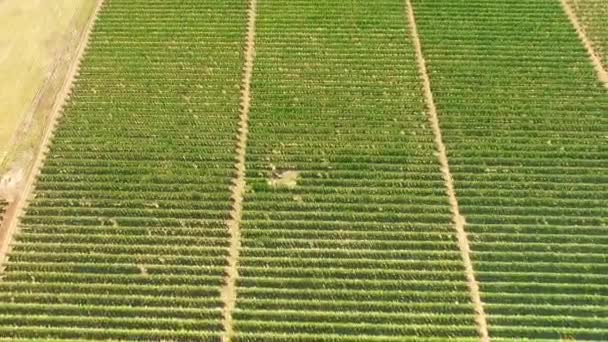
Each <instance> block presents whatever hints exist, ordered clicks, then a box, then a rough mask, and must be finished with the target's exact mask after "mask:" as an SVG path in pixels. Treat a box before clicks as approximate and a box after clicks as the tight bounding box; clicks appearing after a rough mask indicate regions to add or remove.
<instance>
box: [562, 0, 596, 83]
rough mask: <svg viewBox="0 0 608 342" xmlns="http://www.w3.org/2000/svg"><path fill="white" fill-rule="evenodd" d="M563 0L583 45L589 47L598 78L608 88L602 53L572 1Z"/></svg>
mask: <svg viewBox="0 0 608 342" xmlns="http://www.w3.org/2000/svg"><path fill="white" fill-rule="evenodd" d="M561 2H562V8H563V9H564V12H566V15H567V16H568V18H569V19H570V22H571V23H572V26H574V29H575V30H576V33H577V34H578V38H579V39H580V40H581V42H582V43H583V46H584V47H585V49H587V54H588V55H589V58H590V59H591V63H592V64H593V67H594V68H595V71H596V72H597V78H598V79H599V80H600V81H601V82H602V83H603V84H604V87H606V88H608V71H606V70H605V69H604V66H603V64H602V58H601V57H600V54H598V53H597V52H596V51H595V49H594V48H593V44H592V43H591V40H590V39H589V38H588V37H587V34H586V33H585V30H584V29H583V26H582V25H581V23H580V21H579V20H578V17H577V15H576V12H575V11H574V8H573V7H572V5H571V4H570V1H569V0H561Z"/></svg>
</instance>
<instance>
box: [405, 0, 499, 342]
mask: <svg viewBox="0 0 608 342" xmlns="http://www.w3.org/2000/svg"><path fill="white" fill-rule="evenodd" d="M406 4H407V17H408V20H409V22H410V29H411V32H410V33H411V35H412V41H413V42H414V48H415V50H416V61H417V63H418V71H419V72H420V76H421V78H422V83H423V87H424V98H425V102H426V105H427V111H428V114H429V122H430V124H431V129H432V131H433V135H434V136H435V147H436V148H437V152H438V159H439V163H440V165H441V173H442V176H443V180H444V182H445V187H446V193H447V195H448V199H449V202H450V207H451V211H452V220H453V223H454V228H455V229H456V236H457V238H458V247H459V248H460V254H461V256H462V261H463V263H464V267H465V273H466V278H467V284H468V287H469V292H470V296H471V302H472V303H473V306H474V308H475V321H476V323H477V332H478V333H479V336H480V338H481V341H483V342H488V341H490V337H489V335H488V324H487V321H486V315H485V312H484V308H483V304H482V302H481V296H480V294H479V285H478V284H477V280H476V279H475V272H474V271H473V263H472V262H471V256H470V253H471V250H470V247H469V239H468V237H467V233H466V231H465V230H464V226H465V224H466V223H465V220H464V217H463V216H462V215H460V208H459V206H458V200H457V199H456V192H455V191H454V180H453V178H452V174H451V172H450V166H449V164H448V157H447V150H446V147H445V144H444V143H443V136H442V134H441V129H440V127H439V117H438V116H437V108H436V107H435V100H434V99H433V93H432V91H431V80H430V78H429V75H428V72H427V69H426V61H425V60H424V55H423V54H422V45H421V43H420V38H419V36H418V29H417V27H416V17H415V15H414V8H413V7H412V3H411V0H406Z"/></svg>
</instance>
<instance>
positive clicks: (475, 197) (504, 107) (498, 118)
mask: <svg viewBox="0 0 608 342" xmlns="http://www.w3.org/2000/svg"><path fill="white" fill-rule="evenodd" d="M415 9H416V14H417V21H418V25H419V30H420V34H421V37H422V38H421V40H422V45H423V49H424V53H425V56H426V60H427V63H428V67H429V69H430V71H431V84H432V87H433V93H434V95H435V100H436V103H437V107H438V111H439V114H440V121H441V128H442V130H443V133H444V139H445V142H446V144H447V148H448V154H449V160H450V164H451V169H452V173H453V175H454V178H455V185H456V191H457V194H458V198H459V202H460V206H461V211H462V213H463V215H464V216H465V217H466V221H467V223H468V224H467V226H466V228H467V230H468V231H469V232H470V234H469V237H470V240H471V242H472V250H473V260H474V268H475V270H476V272H477V279H478V281H479V282H480V286H481V291H482V300H483V301H484V302H485V303H486V313H487V314H488V323H489V328H490V335H491V336H492V337H494V338H505V339H511V340H515V341H521V340H523V339H526V338H528V339H534V340H536V339H550V340H559V339H560V338H562V339H568V338H573V339H577V340H596V341H605V340H608V318H607V317H608V316H606V314H605V312H604V311H605V309H606V305H607V303H608V302H607V298H608V297H606V295H607V294H608V286H607V284H608V283H607V280H608V279H607V278H606V276H605V275H606V274H607V273H606V272H607V271H608V258H606V255H607V253H608V240H606V238H605V236H606V224H607V223H608V221H607V218H608V210H607V209H606V203H608V144H606V141H607V140H606V138H607V137H608V126H607V125H606V123H607V121H606V113H607V112H608V95H607V94H606V90H605V89H604V88H602V86H601V84H599V82H598V81H597V77H596V75H595V73H594V70H593V67H592V65H591V64H590V62H589V59H588V57H587V55H586V51H585V50H584V48H583V47H582V45H581V42H580V41H579V40H578V38H577V35H576V33H575V31H574V28H573V27H572V25H570V23H569V21H568V18H567V17H566V15H565V14H564V12H563V10H562V8H561V7H560V3H559V1H552V0H525V1H522V0H517V1H515V0H513V1H482V0H477V1H471V0H466V1H465V0H450V1H448V0H445V1H443V0H441V1H440V0H416V1H415ZM472 12H475V13H476V14H475V15H472V14H471V13H472Z"/></svg>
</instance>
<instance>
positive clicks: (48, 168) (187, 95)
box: [0, 0, 247, 341]
mask: <svg viewBox="0 0 608 342" xmlns="http://www.w3.org/2000/svg"><path fill="white" fill-rule="evenodd" d="M104 6H105V7H104V9H103V10H102V14H101V16H100V18H99V20H98V22H97V23H96V26H95V30H94V32H93V36H92V41H91V43H90V45H89V48H88V50H87V54H86V58H85V61H84V63H83V65H82V68H81V70H80V76H79V78H78V80H77V82H76V84H75V88H74V91H73V94H72V96H71V98H70V101H69V103H68V105H67V107H66V108H65V113H64V116H63V118H62V120H61V123H60V126H59V129H58V130H57V131H56V133H55V136H54V139H53V145H52V148H51V150H50V152H49V153H48V156H47V162H46V165H45V167H44V168H43V170H42V175H41V176H40V179H39V181H38V184H37V187H36V191H35V198H34V199H33V200H32V201H31V203H30V205H29V207H28V209H27V214H26V215H25V217H24V218H23V220H22V225H21V228H20V233H19V234H18V235H17V236H16V237H15V243H14V248H13V251H12V253H11V254H10V258H9V261H8V263H7V264H6V265H7V270H6V274H4V276H3V279H2V281H0V307H1V308H2V309H1V310H0V312H1V313H0V337H6V338H12V339H13V340H15V339H21V338H22V339H41V340H52V339H71V338H79V339H97V340H102V339H115V340H134V339H135V340H147V341H154V340H156V341H158V340H172V341H177V340H180V341H217V340H219V335H220V333H221V330H222V327H221V323H220V319H221V309H222V303H221V300H220V297H219V292H220V288H221V285H222V282H223V276H224V269H225V266H226V260H225V257H226V255H227V246H228V234H227V232H226V230H225V225H224V220H225V219H226V218H227V217H228V213H229V210H230V201H229V197H230V189H229V186H230V181H231V176H232V173H233V167H234V159H235V157H234V153H233V151H234V142H235V139H234V137H235V134H236V133H237V124H238V113H239V97H240V91H239V85H240V79H241V68H242V64H243V62H242V60H243V58H242V52H241V51H242V46H243V42H244V37H245V19H246V6H247V4H246V2H245V1H241V0H235V1H227V0H216V1H204V2H201V1H185V2H184V1H161V0H152V1H151V0H145V1H144V0H140V1H132V0H112V1H107V2H106V3H105V5H104Z"/></svg>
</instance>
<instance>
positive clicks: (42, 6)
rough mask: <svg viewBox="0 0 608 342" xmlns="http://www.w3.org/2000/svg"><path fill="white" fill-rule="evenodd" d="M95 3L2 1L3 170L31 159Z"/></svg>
mask: <svg viewBox="0 0 608 342" xmlns="http://www.w3.org/2000/svg"><path fill="white" fill-rule="evenodd" d="M93 6H94V2H93V1H90V0H56V1H44V0H18V1H16V0H5V1H0V75H2V78H1V79H0V173H4V172H6V171H7V170H8V169H10V168H11V165H12V164H13V162H15V161H17V162H18V163H17V164H18V165H17V166H15V168H22V167H25V166H26V165H27V163H28V162H29V161H30V160H31V156H32V155H33V151H34V150H35V148H36V146H37V145H38V140H39V138H40V136H41V135H42V131H43V129H44V126H45V125H46V122H47V120H46V118H47V117H48V115H49V112H50V109H51V107H52V106H53V103H54V102H55V96H56V94H57V91H58V90H59V88H60V87H61V84H62V82H63V79H64V77H65V73H66V71H67V70H68V66H69V65H70V64H71V62H72V59H73V54H74V50H75V48H76V46H77V45H78V41H79V39H80V36H81V31H82V28H83V27H84V25H85V23H86V22H87V19H88V18H89V16H90V15H91V13H92V10H93Z"/></svg>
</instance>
